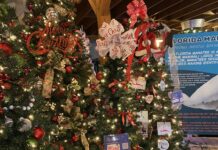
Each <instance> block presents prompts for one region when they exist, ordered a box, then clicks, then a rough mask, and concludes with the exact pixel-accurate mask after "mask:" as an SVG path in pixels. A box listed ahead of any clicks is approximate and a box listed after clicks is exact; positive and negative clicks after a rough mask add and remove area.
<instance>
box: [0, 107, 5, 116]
mask: <svg viewBox="0 0 218 150" xmlns="http://www.w3.org/2000/svg"><path fill="white" fill-rule="evenodd" d="M3 114H4V109H3V108H1V107H0V115H3Z"/></svg>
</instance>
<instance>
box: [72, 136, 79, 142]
mask: <svg viewBox="0 0 218 150" xmlns="http://www.w3.org/2000/svg"><path fill="white" fill-rule="evenodd" d="M78 140H79V136H78V135H73V136H72V138H71V141H72V142H77V141H78Z"/></svg>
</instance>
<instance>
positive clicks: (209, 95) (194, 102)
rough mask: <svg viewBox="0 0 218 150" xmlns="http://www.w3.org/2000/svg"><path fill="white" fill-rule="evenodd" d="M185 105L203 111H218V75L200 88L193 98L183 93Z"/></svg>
mask: <svg viewBox="0 0 218 150" xmlns="http://www.w3.org/2000/svg"><path fill="white" fill-rule="evenodd" d="M183 100H184V103H183V105H185V106H188V107H191V108H198V109H203V110H216V111H218V75H216V76H215V77H213V78H211V79H210V80H209V81H208V82H206V83H205V84H203V85H202V86H201V87H199V88H198V89H197V90H196V91H195V92H194V93H193V94H192V96H191V97H188V96H187V95H186V94H185V93H183Z"/></svg>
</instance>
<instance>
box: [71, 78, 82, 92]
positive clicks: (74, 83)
mask: <svg viewBox="0 0 218 150" xmlns="http://www.w3.org/2000/svg"><path fill="white" fill-rule="evenodd" d="M71 86H72V87H73V88H74V89H75V90H77V91H78V90H80V88H81V87H80V86H79V83H78V81H77V80H76V79H75V78H73V79H72V82H71Z"/></svg>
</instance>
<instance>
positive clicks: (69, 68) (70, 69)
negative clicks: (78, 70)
mask: <svg viewBox="0 0 218 150" xmlns="http://www.w3.org/2000/svg"><path fill="white" fill-rule="evenodd" d="M65 71H66V73H72V71H73V69H72V67H71V66H66V67H65Z"/></svg>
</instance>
